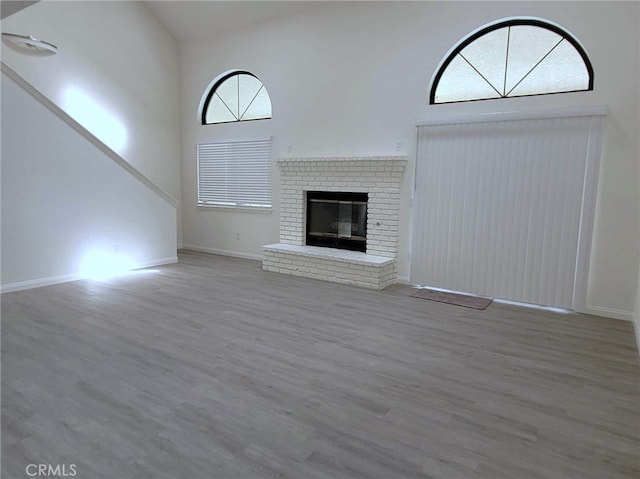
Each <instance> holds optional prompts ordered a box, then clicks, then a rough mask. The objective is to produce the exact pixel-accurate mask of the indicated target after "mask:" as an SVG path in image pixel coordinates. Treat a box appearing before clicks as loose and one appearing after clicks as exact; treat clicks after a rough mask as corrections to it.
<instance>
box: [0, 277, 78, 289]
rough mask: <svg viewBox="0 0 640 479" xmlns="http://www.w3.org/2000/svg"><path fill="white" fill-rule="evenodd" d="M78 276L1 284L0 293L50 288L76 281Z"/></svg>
mask: <svg viewBox="0 0 640 479" xmlns="http://www.w3.org/2000/svg"><path fill="white" fill-rule="evenodd" d="M79 279H80V275H79V274H77V273H69V274H61V275H58V276H49V277H48V278H38V279H30V280H27V281H18V282H17V283H9V284H3V285H1V286H0V293H11V292H13V291H22V290H24V289H33V288H41V287H43V286H51V285H52V284H59V283H68V282H69V281H77V280H79Z"/></svg>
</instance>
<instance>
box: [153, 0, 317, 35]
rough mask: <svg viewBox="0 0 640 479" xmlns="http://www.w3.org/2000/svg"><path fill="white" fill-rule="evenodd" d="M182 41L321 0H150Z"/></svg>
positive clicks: (312, 5) (288, 12)
mask: <svg viewBox="0 0 640 479" xmlns="http://www.w3.org/2000/svg"><path fill="white" fill-rule="evenodd" d="M145 4H146V5H147V6H148V7H149V9H150V10H151V11H152V12H153V14H154V15H155V16H156V17H157V18H158V20H160V22H161V23H162V24H163V25H164V27H165V28H166V29H167V30H168V31H169V33H170V34H171V35H172V36H173V37H174V38H175V39H176V40H178V41H181V40H193V39H198V38H206V37H211V36H213V35H216V34H221V33H230V32H233V31H237V30H242V29H246V28H250V27H251V26H254V25H258V24H260V23H264V22H269V21H272V20H274V19H276V18H281V17H284V16H290V15H295V14H297V13H299V12H302V11H306V10H309V9H313V8H318V7H319V6H321V5H322V4H325V6H326V2H322V1H320V2H317V1H238V0H236V1H153V0H149V1H146V2H145Z"/></svg>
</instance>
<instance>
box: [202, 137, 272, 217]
mask: <svg viewBox="0 0 640 479" xmlns="http://www.w3.org/2000/svg"><path fill="white" fill-rule="evenodd" d="M197 161H198V204H199V205H203V206H206V205H218V206H241V207H265V208H266V207H271V139H268V140H252V141H234V142H222V143H206V144H200V145H197Z"/></svg>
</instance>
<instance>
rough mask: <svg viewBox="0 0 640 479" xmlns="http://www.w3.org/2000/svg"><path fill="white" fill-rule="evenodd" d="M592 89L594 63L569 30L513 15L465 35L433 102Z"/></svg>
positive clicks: (440, 74) (441, 74)
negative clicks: (509, 18) (510, 17)
mask: <svg viewBox="0 0 640 479" xmlns="http://www.w3.org/2000/svg"><path fill="white" fill-rule="evenodd" d="M583 90H593V68H592V66H591V62H590V61H589V57H588V56H587V54H586V52H585V51H584V49H583V48H582V46H581V45H580V43H578V41H577V40H576V39H575V38H574V37H572V36H571V35H570V34H569V33H567V32H566V31H564V30H563V29H562V28H560V27H559V26H557V25H554V24H552V23H548V22H545V21H542V20H537V19H511V20H506V21H501V22H498V23H495V24H493V25H490V26H488V27H485V28H482V29H480V30H479V31H477V32H474V33H472V34H470V35H469V36H467V37H466V38H465V39H463V40H462V41H461V42H460V43H459V44H458V45H456V46H455V47H454V48H453V50H452V51H451V53H449V54H448V55H447V56H446V57H445V58H444V60H443V61H442V62H441V64H440V67H439V68H438V69H437V71H436V74H435V75H434V77H433V80H432V82H431V89H430V96H429V103H431V104H434V103H449V102H458V101H471V100H488V99H492V98H507V97H515V96H527V95H544V94H548V93H563V92H573V91H583Z"/></svg>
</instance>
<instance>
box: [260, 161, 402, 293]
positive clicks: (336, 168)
mask: <svg viewBox="0 0 640 479" xmlns="http://www.w3.org/2000/svg"><path fill="white" fill-rule="evenodd" d="M406 163H407V161H406V158H405V157H397V156H391V157H349V158H283V159H280V160H278V167H279V169H280V174H281V200H280V242H279V243H276V244H272V245H266V246H263V253H264V255H263V258H264V259H263V263H262V266H263V269H265V270H267V271H274V272H280V273H286V274H293V275H297V276H306V277H311V278H317V279H323V280H326V281H335V282H339V283H346V284H355V285H358V286H363V287H367V288H372V289H382V288H385V287H386V286H388V285H390V284H393V283H395V282H396V281H397V276H398V272H397V252H398V234H399V216H400V185H401V182H402V176H403V174H404V170H405V167H406ZM310 191H313V192H318V191H325V192H353V193H367V194H368V207H367V228H366V231H367V239H366V251H365V252H360V251H347V250H343V249H335V248H323V247H318V246H308V245H307V244H306V236H307V235H306V225H307V220H306V204H307V203H306V202H307V192H310Z"/></svg>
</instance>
